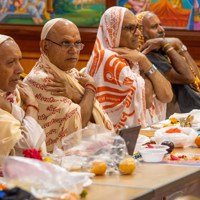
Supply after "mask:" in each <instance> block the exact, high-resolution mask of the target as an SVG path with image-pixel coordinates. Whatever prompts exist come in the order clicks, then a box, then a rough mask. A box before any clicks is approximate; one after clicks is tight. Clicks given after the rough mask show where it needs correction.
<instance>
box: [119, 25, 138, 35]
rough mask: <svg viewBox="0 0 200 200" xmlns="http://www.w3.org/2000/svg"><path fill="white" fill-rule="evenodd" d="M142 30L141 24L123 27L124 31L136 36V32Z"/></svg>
mask: <svg viewBox="0 0 200 200" xmlns="http://www.w3.org/2000/svg"><path fill="white" fill-rule="evenodd" d="M140 28H141V25H139V24H137V25H134V24H129V25H126V26H122V29H124V30H125V31H129V32H130V33H132V34H135V32H136V30H137V29H140Z"/></svg>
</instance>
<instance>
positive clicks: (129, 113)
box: [86, 7, 146, 129]
mask: <svg viewBox="0 0 200 200" xmlns="http://www.w3.org/2000/svg"><path fill="white" fill-rule="evenodd" d="M126 10H127V9H126V8H123V7H111V8H109V9H108V10H107V11H106V12H105V13H104V14H103V16H102V18H101V21H100V25H99V29H98V33H97V39H96V41H95V45H94V49H93V52H92V56H91V57H90V60H89V62H88V64H87V68H86V72H87V73H89V74H90V75H91V76H93V77H94V79H95V81H96V84H97V94H96V97H97V99H98V101H99V102H100V103H101V105H102V106H103V108H104V109H105V111H106V112H107V113H108V115H109V117H110V119H111V121H112V122H113V124H114V126H115V129H119V128H122V127H124V126H125V125H127V126H136V125H142V126H145V125H146V122H145V110H146V102H145V87H144V86H145V83H144V79H143V78H142V77H141V76H140V74H139V66H138V63H134V66H133V67H130V65H129V63H128V62H127V61H126V60H125V59H121V58H118V57H117V55H116V53H114V52H113V51H111V50H110V48H114V47H119V42H120V35H121V31H120V30H121V27H122V22H123V18H124V13H125V11H126Z"/></svg>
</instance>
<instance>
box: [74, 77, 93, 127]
mask: <svg viewBox="0 0 200 200" xmlns="http://www.w3.org/2000/svg"><path fill="white" fill-rule="evenodd" d="M77 80H78V81H79V83H80V84H81V85H82V86H83V87H84V88H85V92H84V95H83V97H82V99H81V101H80V103H79V106H80V107H81V117H82V126H83V128H84V127H85V126H87V124H88V122H89V121H90V119H91V116H92V110H93V106H94V98H95V92H96V84H95V82H94V79H93V78H92V77H91V76H89V75H86V74H83V76H82V77H79V78H77Z"/></svg>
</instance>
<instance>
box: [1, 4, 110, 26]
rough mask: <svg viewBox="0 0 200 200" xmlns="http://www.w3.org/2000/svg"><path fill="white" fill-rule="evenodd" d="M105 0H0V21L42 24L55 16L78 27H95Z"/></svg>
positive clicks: (104, 5)
mask: <svg viewBox="0 0 200 200" xmlns="http://www.w3.org/2000/svg"><path fill="white" fill-rule="evenodd" d="M105 9H106V3H105V0H0V23H1V24H18V25H19V24H22V25H42V24H44V23H45V22H46V21H48V20H49V19H52V18H55V17H62V18H67V19H69V20H71V21H73V22H74V23H75V24H76V25H77V26H79V27H81V26H82V27H87V26H89V27H97V26H98V24H99V21H100V18H101V15H102V13H103V12H104V11H105Z"/></svg>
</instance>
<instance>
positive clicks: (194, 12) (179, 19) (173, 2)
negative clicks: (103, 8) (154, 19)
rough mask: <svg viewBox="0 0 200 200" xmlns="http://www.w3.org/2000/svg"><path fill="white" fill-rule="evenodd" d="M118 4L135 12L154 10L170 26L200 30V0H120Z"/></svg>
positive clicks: (166, 25) (163, 22) (165, 24)
mask: <svg viewBox="0 0 200 200" xmlns="http://www.w3.org/2000/svg"><path fill="white" fill-rule="evenodd" d="M117 5H120V6H124V7H127V8H129V9H130V10H132V11H133V12H134V13H138V12H141V11H145V10H150V11H153V12H155V13H156V14H157V15H158V17H159V18H160V20H161V22H162V24H163V26H165V27H168V28H174V29H188V30H200V0H118V1H117Z"/></svg>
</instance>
